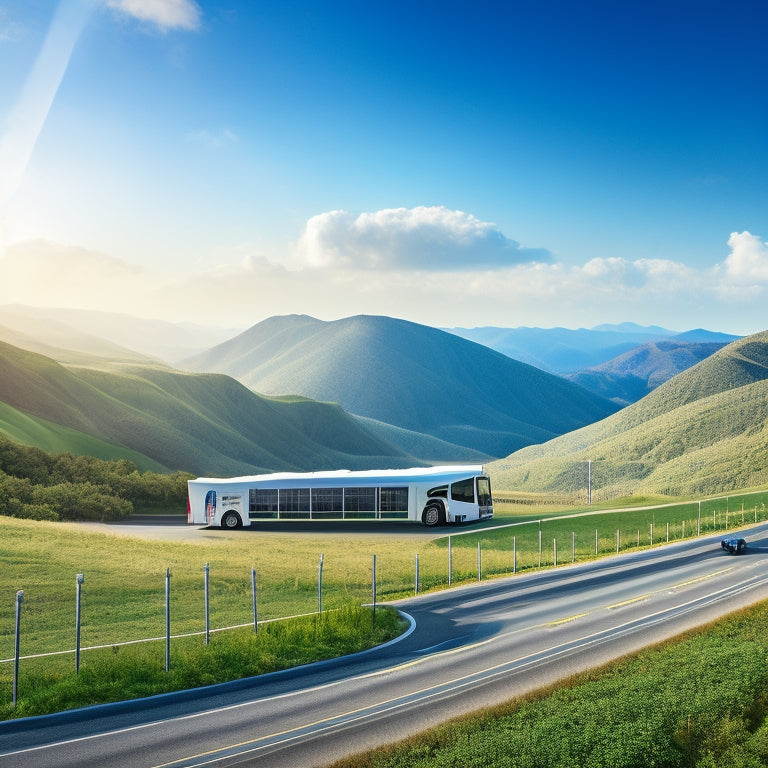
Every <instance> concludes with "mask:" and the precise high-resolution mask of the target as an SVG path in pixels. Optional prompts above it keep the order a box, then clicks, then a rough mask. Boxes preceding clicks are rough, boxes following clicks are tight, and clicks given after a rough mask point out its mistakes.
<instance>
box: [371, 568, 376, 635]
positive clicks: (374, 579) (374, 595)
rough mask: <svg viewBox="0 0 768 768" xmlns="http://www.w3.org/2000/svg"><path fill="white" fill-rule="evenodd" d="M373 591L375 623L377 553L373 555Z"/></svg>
mask: <svg viewBox="0 0 768 768" xmlns="http://www.w3.org/2000/svg"><path fill="white" fill-rule="evenodd" d="M371 593H372V597H373V623H374V624H375V623H376V555H374V556H373V566H372V568H371Z"/></svg>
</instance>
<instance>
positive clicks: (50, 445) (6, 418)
mask: <svg viewBox="0 0 768 768" xmlns="http://www.w3.org/2000/svg"><path fill="white" fill-rule="evenodd" d="M0 435H2V436H4V437H6V438H8V439H9V440H12V441H13V442H14V443H21V444H22V445H28V446H33V447H35V448H41V449H42V450H44V451H47V452H48V453H71V454H73V455H74V456H95V457H96V458H97V459H111V460H116V459H127V460H128V461H130V462H133V463H134V464H135V465H136V466H137V467H138V468H139V469H140V470H141V471H145V470H150V471H153V472H163V471H166V470H167V467H164V466H163V465H162V464H160V463H158V462H157V461H153V460H152V459H150V458H149V457H147V456H144V455H143V454H141V453H139V452H138V451H132V450H131V449H130V448H126V447H124V446H122V445H115V444H114V443H107V442H105V441H104V440H100V439H99V438H97V437H93V436H92V435H86V434H85V433H83V432H78V431H77V430H74V429H69V428H67V427H62V426H61V425H59V424H54V423H53V422H51V421H47V420H46V419H41V418H38V417H37V416H32V415H31V414H29V413H22V412H21V411H18V410H16V409H15V408H12V407H11V406H10V405H6V404H5V403H0Z"/></svg>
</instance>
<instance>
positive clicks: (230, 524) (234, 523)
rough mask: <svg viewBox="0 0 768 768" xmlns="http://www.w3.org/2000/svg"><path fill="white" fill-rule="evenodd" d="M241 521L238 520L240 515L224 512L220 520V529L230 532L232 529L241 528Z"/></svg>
mask: <svg viewBox="0 0 768 768" xmlns="http://www.w3.org/2000/svg"><path fill="white" fill-rule="evenodd" d="M242 526H243V521H242V520H241V519H240V515H238V514H237V512H232V510H230V511H229V512H226V513H225V514H224V517H222V518H221V527H222V528H228V529H229V530H232V529H233V528H242Z"/></svg>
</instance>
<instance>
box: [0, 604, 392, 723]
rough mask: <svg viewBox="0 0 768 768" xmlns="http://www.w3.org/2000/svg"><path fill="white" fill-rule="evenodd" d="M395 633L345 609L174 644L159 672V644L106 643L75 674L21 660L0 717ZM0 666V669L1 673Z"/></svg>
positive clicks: (212, 675)
mask: <svg viewBox="0 0 768 768" xmlns="http://www.w3.org/2000/svg"><path fill="white" fill-rule="evenodd" d="M402 631H403V624H402V620H401V619H400V617H399V615H398V614H397V612H396V611H394V610H392V609H382V608H379V609H378V610H377V611H376V615H375V620H374V617H373V614H372V610H371V609H370V608H364V607H361V606H359V605H358V606H354V605H348V606H346V607H345V608H343V609H340V610H335V611H324V612H323V613H322V614H317V615H314V616H302V617H298V618H293V619H289V620H284V621H276V622H273V623H268V624H265V625H263V626H261V627H260V628H259V631H258V632H254V630H253V627H250V628H247V627H241V628H238V629H235V630H230V631H228V632H226V633H215V634H213V635H212V636H211V637H210V642H209V643H208V644H205V643H203V641H202V639H201V637H200V636H195V637H185V638H180V639H174V640H173V642H172V646H171V647H172V651H171V655H170V666H169V669H168V671H167V672H166V671H165V665H164V658H165V643H164V642H163V641H154V642H149V643H141V644H138V645H127V646H120V645H113V646H107V647H105V648H100V649H98V650H92V651H89V652H88V654H87V656H84V661H83V663H82V664H81V667H80V670H79V673H78V674H76V672H75V669H74V667H73V661H72V657H71V656H69V657H64V656H56V657H54V658H51V657H46V658H42V659H33V660H29V661H27V660H25V662H24V663H23V674H21V675H20V678H19V682H18V687H19V691H20V694H19V698H18V700H17V704H16V706H15V707H14V706H13V705H12V700H11V697H10V696H9V695H8V693H7V691H8V690H9V684H10V679H9V674H8V673H9V671H10V670H9V669H4V670H3V672H2V674H0V681H2V687H3V694H2V696H0V719H3V720H7V719H11V718H18V717H30V716H33V715H43V714H48V713H51V712H60V711H62V710H65V709H71V708H73V707H83V706H89V705H92V704H104V703H108V702H114V701H123V700H128V699H134V698H140V697H143V696H152V695H156V694H159V693H168V692H171V691H178V690H184V689H188V688H197V687H200V686H204V685H212V684H215V683H223V682H227V681H230V680H240V679H242V678H247V677H253V676H255V675H261V674H265V673H268V672H275V671H278V670H281V669H288V668H290V667H296V666H299V665H301V664H309V663H312V662H316V661H320V660H323V659H331V658H334V657H337V656H343V655H346V654H349V653H355V652H358V651H363V650H366V649H368V648H372V647H373V646H375V645H378V644H380V643H383V642H386V641H387V640H390V639H392V638H393V637H396V636H397V635H398V634H400V633H401V632H402ZM9 666H10V665H9V664H4V665H3V667H9Z"/></svg>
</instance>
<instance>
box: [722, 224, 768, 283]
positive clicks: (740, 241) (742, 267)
mask: <svg viewBox="0 0 768 768" xmlns="http://www.w3.org/2000/svg"><path fill="white" fill-rule="evenodd" d="M728 245H729V246H730V247H731V253H730V255H729V256H728V258H727V259H726V260H725V265H724V267H725V274H726V275H727V278H728V279H729V280H730V281H732V282H735V283H737V284H739V285H753V284H756V283H768V243H764V242H762V241H761V240H760V238H759V237H757V236H756V235H753V234H751V233H749V232H741V233H739V232H733V233H732V234H731V236H730V238H729V239H728Z"/></svg>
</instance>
